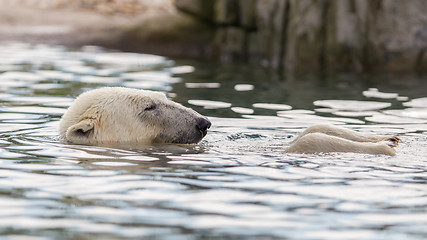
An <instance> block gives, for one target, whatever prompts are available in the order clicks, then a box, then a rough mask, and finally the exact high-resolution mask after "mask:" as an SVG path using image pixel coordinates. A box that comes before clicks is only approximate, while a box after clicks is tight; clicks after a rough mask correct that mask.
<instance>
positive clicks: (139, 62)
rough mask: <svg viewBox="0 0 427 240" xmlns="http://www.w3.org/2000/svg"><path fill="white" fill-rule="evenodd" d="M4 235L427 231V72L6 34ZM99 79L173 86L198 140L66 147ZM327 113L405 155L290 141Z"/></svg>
mask: <svg viewBox="0 0 427 240" xmlns="http://www.w3.org/2000/svg"><path fill="white" fill-rule="evenodd" d="M0 72H1V74H0V82H1V84H0V101H1V102H0V123H1V124H0V131H1V135H0V144H1V149H0V163H1V167H0V234H1V235H2V236H5V237H9V238H11V239H19V238H25V239H100V238H101V239H143V238H151V239H226V238H229V239H426V238H427V228H426V226H427V204H426V203H427V184H426V183H427V177H426V176H427V173H426V169H427V158H426V156H427V143H426V138H427V135H426V131H427V79H425V78H423V77H419V76H412V75H384V74H382V75H361V74H336V75H333V76H329V75H320V74H319V75H316V74H294V75H287V74H277V73H271V72H269V71H267V70H265V69H258V68H254V67H253V66H242V65H222V66H221V65H215V64H213V63H200V62H192V61H183V60H176V61H172V60H171V59H167V58H164V57H160V56H153V55H145V54H136V53H123V52H118V51H109V50H105V49H102V48H99V47H95V46H87V47H84V48H82V49H78V50H70V49H66V48H64V47H61V46H44V45H38V46H31V45H27V44H4V45H0ZM102 86H126V87H133V88H143V89H151V90H158V91H163V92H165V93H166V94H167V95H168V97H169V98H171V99H173V100H175V101H177V102H180V103H182V104H183V105H186V106H188V107H192V108H194V109H195V110H197V111H199V112H200V113H202V114H204V115H206V116H208V117H209V118H210V120H211V121H212V123H213V126H212V127H211V129H210V131H209V133H208V135H207V137H206V138H205V139H204V140H203V141H202V142H201V143H200V144H198V145H189V146H176V145H163V146H157V145H156V146H151V147H149V148H146V149H142V150H135V149H115V148H103V147H94V146H79V145H66V144H61V143H59V142H58V141H57V128H58V123H59V119H60V117H61V115H62V114H63V113H64V111H65V110H66V108H67V107H68V106H69V105H70V104H71V102H72V101H73V99H74V98H75V97H76V96H77V95H78V94H80V93H82V92H84V91H86V90H90V89H94V88H98V87H102ZM315 123H330V124H336V125H341V126H346V127H348V128H352V129H354V130H357V131H361V132H366V133H373V134H390V135H397V136H398V137H399V138H401V139H402V142H401V143H400V145H399V147H398V148H397V154H396V156H393V157H390V156H376V155H365V154H354V153H332V154H319V155H304V154H284V153H283V149H284V148H285V147H286V145H287V144H288V143H289V142H290V141H291V140H292V139H293V137H295V135H297V134H298V133H300V132H301V131H302V130H303V129H304V128H306V127H307V126H310V125H312V124H315Z"/></svg>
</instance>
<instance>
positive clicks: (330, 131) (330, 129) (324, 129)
mask: <svg viewBox="0 0 427 240" xmlns="http://www.w3.org/2000/svg"><path fill="white" fill-rule="evenodd" d="M316 132H317V133H324V134H326V135H331V136H336V137H340V138H344V139H348V140H351V141H356V142H379V141H383V140H389V141H393V142H395V144H396V145H397V142H398V141H399V139H398V138H396V137H387V136H374V135H368V134H363V133H359V132H356V131H353V130H350V129H346V128H343V127H337V126H334V125H330V124H318V125H313V126H311V127H309V128H307V129H306V130H305V131H304V132H303V133H301V135H299V136H298V137H297V138H296V139H295V140H294V141H293V142H296V141H298V140H299V138H301V137H303V136H304V135H307V134H309V133H316Z"/></svg>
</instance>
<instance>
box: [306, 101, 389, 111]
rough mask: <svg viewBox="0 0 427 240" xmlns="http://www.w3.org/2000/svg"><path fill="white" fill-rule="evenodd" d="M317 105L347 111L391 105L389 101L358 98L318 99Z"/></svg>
mask: <svg viewBox="0 0 427 240" xmlns="http://www.w3.org/2000/svg"><path fill="white" fill-rule="evenodd" d="M313 104H314V105H315V106H319V107H327V108H332V109H335V110H346V111H370V110H379V109H383V108H387V107H390V106H391V103H388V102H374V101H356V100H317V101H314V103H313Z"/></svg>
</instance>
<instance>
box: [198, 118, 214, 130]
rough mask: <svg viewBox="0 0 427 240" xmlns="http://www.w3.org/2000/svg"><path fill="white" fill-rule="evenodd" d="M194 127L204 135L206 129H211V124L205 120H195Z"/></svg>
mask: <svg viewBox="0 0 427 240" xmlns="http://www.w3.org/2000/svg"><path fill="white" fill-rule="evenodd" d="M196 127H197V129H198V130H200V131H201V132H202V133H203V134H206V133H207V130H208V128H210V127H211V122H210V121H209V120H207V119H206V118H197V119H196Z"/></svg>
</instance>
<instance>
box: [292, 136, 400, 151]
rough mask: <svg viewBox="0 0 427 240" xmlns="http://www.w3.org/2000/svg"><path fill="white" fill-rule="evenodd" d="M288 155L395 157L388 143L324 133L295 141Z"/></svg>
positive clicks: (390, 144) (302, 137)
mask: <svg viewBox="0 0 427 240" xmlns="http://www.w3.org/2000/svg"><path fill="white" fill-rule="evenodd" d="M285 152H288V153H321V152H323V153H328V152H356V153H368V154H386V155H395V150H394V149H393V148H392V143H390V142H389V141H387V140H385V141H379V142H357V141H352V140H348V139H344V138H341V137H337V136H332V135H328V134H325V133H319V132H315V133H306V134H304V135H303V136H301V137H299V138H298V139H296V140H295V141H294V142H293V143H292V144H291V145H290V146H289V147H288V148H287V149H286V150H285Z"/></svg>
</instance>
